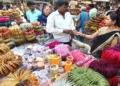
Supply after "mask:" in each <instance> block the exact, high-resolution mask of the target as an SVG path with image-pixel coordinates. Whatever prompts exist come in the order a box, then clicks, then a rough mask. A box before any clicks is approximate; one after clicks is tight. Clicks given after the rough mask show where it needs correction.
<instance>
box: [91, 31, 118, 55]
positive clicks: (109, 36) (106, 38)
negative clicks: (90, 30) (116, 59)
mask: <svg viewBox="0 0 120 86" xmlns="http://www.w3.org/2000/svg"><path fill="white" fill-rule="evenodd" d="M114 37H118V39H119V40H118V41H119V42H120V31H112V32H108V33H105V34H102V35H99V36H98V37H96V38H95V39H94V40H93V45H92V47H91V53H92V54H93V53H96V52H97V51H99V50H102V49H103V48H104V47H105V46H106V45H107V44H109V43H110V42H111V41H112V40H113V39H114Z"/></svg>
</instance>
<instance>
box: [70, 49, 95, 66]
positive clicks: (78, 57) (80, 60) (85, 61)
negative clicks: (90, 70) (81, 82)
mask: <svg viewBox="0 0 120 86" xmlns="http://www.w3.org/2000/svg"><path fill="white" fill-rule="evenodd" d="M71 55H72V56H73V58H74V60H73V63H74V64H76V65H77V66H79V67H81V66H84V67H88V66H89V64H90V63H91V62H92V61H93V60H94V58H93V57H92V56H91V55H85V54H83V53H82V52H80V51H79V50H73V51H71Z"/></svg>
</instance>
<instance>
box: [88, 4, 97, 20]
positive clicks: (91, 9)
mask: <svg viewBox="0 0 120 86" xmlns="http://www.w3.org/2000/svg"><path fill="white" fill-rule="evenodd" d="M88 7H89V9H90V11H89V16H90V20H92V19H93V18H94V17H95V16H96V15H97V9H96V8H95V6H94V4H89V5H88Z"/></svg>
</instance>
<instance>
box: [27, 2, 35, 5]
mask: <svg viewBox="0 0 120 86" xmlns="http://www.w3.org/2000/svg"><path fill="white" fill-rule="evenodd" d="M31 5H35V2H33V1H28V2H27V6H31Z"/></svg>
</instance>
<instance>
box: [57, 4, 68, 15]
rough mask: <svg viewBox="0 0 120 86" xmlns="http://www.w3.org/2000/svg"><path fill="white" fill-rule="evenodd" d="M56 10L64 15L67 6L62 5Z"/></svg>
mask: <svg viewBox="0 0 120 86" xmlns="http://www.w3.org/2000/svg"><path fill="white" fill-rule="evenodd" d="M58 10H59V11H60V12H61V13H62V14H65V13H66V12H67V11H68V5H62V6H60V7H58Z"/></svg>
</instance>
